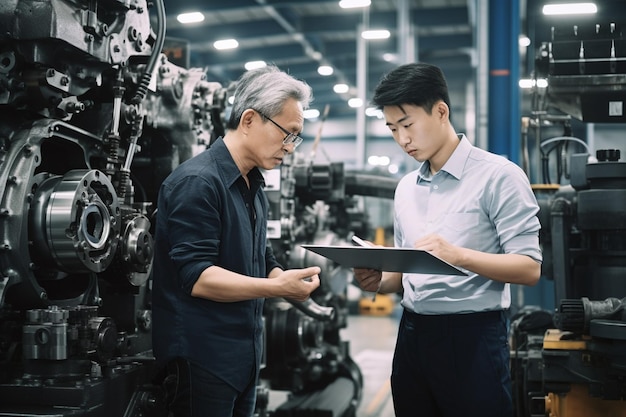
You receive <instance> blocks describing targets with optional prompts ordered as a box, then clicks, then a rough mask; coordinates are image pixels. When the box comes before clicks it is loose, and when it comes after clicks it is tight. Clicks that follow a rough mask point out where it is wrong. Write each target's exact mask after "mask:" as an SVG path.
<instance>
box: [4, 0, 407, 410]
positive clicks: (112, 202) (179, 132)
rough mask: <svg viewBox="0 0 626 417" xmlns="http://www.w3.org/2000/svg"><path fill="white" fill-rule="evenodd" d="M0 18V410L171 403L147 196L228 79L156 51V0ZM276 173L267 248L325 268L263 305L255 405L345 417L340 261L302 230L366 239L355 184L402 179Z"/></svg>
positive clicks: (192, 140) (22, 1)
mask: <svg viewBox="0 0 626 417" xmlns="http://www.w3.org/2000/svg"><path fill="white" fill-rule="evenodd" d="M152 6H154V8H152ZM149 7H150V8H152V10H151V9H150V8H149ZM150 12H153V13H154V14H155V15H156V16H155V19H154V20H153V21H155V22H156V27H152V26H151V20H152V19H150V16H149V14H150ZM0 27H2V28H3V32H2V34H0V184H2V185H1V186H0V415H11V416H23V417H25V416H33V415H55V416H70V415H71V416H90V417H100V416H102V417H105V416H106V417H111V416H114V417H117V416H120V417H121V416H125V417H133V416H140V415H141V416H144V417H146V416H161V415H164V413H165V407H164V404H163V401H164V399H163V396H162V391H161V389H160V387H159V386H158V385H155V384H154V383H153V379H154V376H155V372H156V371H155V369H154V368H153V362H154V361H153V357H152V353H151V326H152V320H151V310H150V295H151V294H150V290H151V281H150V279H151V278H150V273H151V268H152V257H153V241H152V239H153V238H152V230H153V224H152V223H153V215H154V213H155V210H156V206H155V204H156V200H157V194H158V189H159V186H160V184H161V182H162V181H163V179H164V178H165V177H166V176H167V175H169V173H171V172H172V170H173V169H174V168H176V167H177V166H178V165H179V164H180V163H181V162H183V161H185V160H186V159H188V158H190V157H191V156H193V155H194V154H195V153H197V152H199V151H201V150H203V149H206V148H207V147H209V146H211V144H212V143H213V142H214V140H215V139H216V138H217V137H219V136H221V135H223V133H224V128H223V125H224V118H225V113H226V106H227V96H228V89H227V88H224V87H222V86H221V85H220V84H218V83H212V82H208V81H207V80H206V78H205V73H204V72H203V71H202V70H200V69H193V68H192V69H186V68H181V67H179V66H177V65H174V64H173V63H171V62H169V61H168V59H167V58H166V56H165V55H163V54H161V53H160V52H161V50H162V47H163V44H164V36H165V26H164V11H163V4H162V2H161V1H160V0H155V1H153V2H150V3H148V1H147V0H130V1H129V0H123V1H122V0H47V1H33V0H6V1H3V2H2V5H1V6H0ZM295 157H296V156H294V158H295ZM281 177H282V187H281V189H280V190H279V191H278V194H277V195H276V193H275V192H274V191H272V190H268V195H270V197H271V198H272V204H273V208H272V214H273V216H275V218H276V222H275V223H274V224H273V225H271V226H270V232H271V231H272V230H273V231H274V232H278V233H277V236H274V238H272V245H273V246H274V248H275V251H276V253H277V254H278V255H279V256H280V261H281V262H282V263H283V265H285V266H287V267H291V268H293V267H300V266H304V265H310V264H316V265H320V266H322V270H323V274H324V276H323V279H322V283H323V285H322V286H321V287H320V288H319V290H318V291H316V293H315V294H314V296H313V297H312V298H311V300H309V301H307V302H306V303H291V302H289V301H287V300H283V299H275V300H274V299H272V300H267V302H266V306H265V311H264V317H265V322H266V327H267V343H266V352H265V355H266V360H265V363H264V367H263V370H262V375H261V381H260V385H259V386H258V387H257V392H258V393H259V395H258V401H257V407H256V415H257V416H259V417H261V416H268V415H271V414H272V413H273V411H272V410H270V409H269V408H268V391H269V390H271V389H281V390H288V391H291V392H292V393H293V396H292V397H291V398H292V400H293V401H288V402H287V403H286V404H285V405H284V406H281V407H279V409H278V410H276V411H275V413H277V415H280V413H290V414H288V415H298V412H299V411H298V410H299V408H303V407H305V406H304V405H303V403H310V402H313V403H315V404H319V405H320V407H321V406H323V407H326V408H325V409H326V410H327V411H328V410H330V411H331V412H332V415H334V416H345V417H349V416H353V415H354V413H355V411H356V408H357V406H358V404H359V401H360V398H361V389H362V377H361V373H360V370H359V368H358V366H357V365H356V364H355V363H354V361H353V360H352V359H351V357H350V354H349V343H348V342H347V341H344V340H341V338H340V335H339V330H340V329H341V328H343V327H345V326H346V325H347V320H346V319H347V315H348V313H347V307H346V287H347V282H348V279H349V278H350V277H351V275H350V271H346V270H344V269H342V268H339V267H337V266H336V265H333V264H331V263H329V262H328V261H327V260H324V259H319V258H313V259H312V258H310V257H311V256H312V255H311V254H307V253H304V251H303V250H302V249H301V248H299V246H298V243H299V242H307V243H310V242H317V243H333V242H345V238H346V237H347V235H348V233H349V232H350V231H353V232H356V233H361V234H364V232H365V229H366V228H367V219H366V216H364V214H363V212H362V210H359V209H358V208H357V207H356V205H355V204H354V197H353V196H355V195H377V196H381V197H383V198H392V196H393V189H394V188H395V181H394V180H390V179H385V178H376V177H373V176H367V175H360V174H350V173H345V172H344V170H343V166H341V165H340V164H330V165H315V166H313V165H311V164H307V163H303V162H302V161H294V162H292V163H291V164H289V163H286V164H285V165H284V166H283V167H282V168H281ZM274 234H276V233H274ZM296 399H297V400H298V401H295V400H296ZM307 407H308V405H307ZM303 412H304V411H303ZM294 413H295V414H294Z"/></svg>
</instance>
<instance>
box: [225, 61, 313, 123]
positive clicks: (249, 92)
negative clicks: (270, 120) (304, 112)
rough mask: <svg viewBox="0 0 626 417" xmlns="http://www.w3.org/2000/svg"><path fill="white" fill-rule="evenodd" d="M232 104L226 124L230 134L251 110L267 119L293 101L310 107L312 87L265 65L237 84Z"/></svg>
mask: <svg viewBox="0 0 626 417" xmlns="http://www.w3.org/2000/svg"><path fill="white" fill-rule="evenodd" d="M236 84H237V86H236V89H235V101H234V102H233V108H232V110H231V113H230V117H229V119H228V123H227V124H226V128H227V129H230V130H235V129H237V126H239V121H240V120H241V115H242V114H243V112H244V111H246V110H247V109H254V110H257V111H259V112H261V113H263V114H264V115H265V116H267V117H274V116H276V115H277V114H278V113H280V112H281V111H282V110H283V106H284V105H285V102H286V101H287V100H288V99H290V98H293V99H295V100H297V101H299V102H300V103H301V104H302V108H303V109H307V108H308V107H309V103H310V102H311V101H312V100H313V93H312V91H311V87H310V86H309V85H308V84H307V83H305V82H304V81H301V80H298V79H296V78H294V77H292V76H291V75H289V74H287V73H286V72H283V71H281V70H280V69H278V68H277V67H276V66H274V65H267V66H265V67H263V68H258V69H254V70H250V71H247V72H245V73H244V74H243V75H242V76H241V77H240V78H239V80H238V81H237V83H236Z"/></svg>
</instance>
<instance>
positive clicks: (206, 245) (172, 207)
mask: <svg viewBox="0 0 626 417" xmlns="http://www.w3.org/2000/svg"><path fill="white" fill-rule="evenodd" d="M248 178H249V181H250V188H249V189H248V187H247V185H246V183H245V181H244V179H243V177H242V175H241V172H240V171H239V169H238V168H237V166H236V165H235V162H234V160H233V158H232V156H231V155H230V152H229V151H228V149H227V148H226V145H225V144H224V142H223V140H222V139H219V140H217V141H216V142H215V143H214V144H213V145H212V146H211V147H210V148H209V149H208V150H206V151H204V152H202V153H201V154H199V155H197V156H195V157H193V158H191V159H189V160H187V161H185V162H184V163H183V164H181V165H180V166H179V167H178V168H177V169H175V170H174V172H172V173H171V174H170V176H169V177H168V178H167V179H166V180H165V181H164V182H163V184H162V185H161V190H160V192H159V199H158V210H157V220H156V232H155V256H154V265H153V272H152V276H153V297H152V298H153V300H152V301H153V306H152V311H153V329H152V331H153V349H154V355H155V357H156V359H157V361H158V362H159V363H161V364H163V363H165V362H166V361H167V360H169V359H171V358H174V357H177V356H180V357H183V358H186V359H187V360H189V361H190V362H192V363H193V364H195V365H197V366H201V367H202V368H203V369H206V370H207V371H209V372H211V373H212V374H214V375H215V376H217V377H219V378H221V379H223V380H224V381H225V382H227V383H228V384H230V385H232V386H233V387H235V388H236V389H238V390H243V389H244V388H245V386H246V385H247V384H249V383H250V381H251V379H250V378H251V377H252V376H253V375H254V373H255V372H256V370H257V369H258V367H259V365H260V360H261V354H262V348H263V334H262V333H263V316H262V313H263V301H264V300H263V299H254V300H248V301H239V302H231V303H223V302H215V301H211V300H207V299H204V298H197V297H192V296H191V289H192V288H193V286H194V284H195V283H196V281H197V280H198V278H199V277H200V274H201V273H202V272H203V271H204V270H205V269H206V268H208V267H210V266H212V265H217V266H219V267H222V268H225V269H228V270H230V271H233V272H237V273H240V274H244V275H248V276H251V277H258V279H264V278H266V277H267V274H268V273H269V272H270V271H271V270H272V269H273V268H274V267H280V268H282V267H281V265H279V264H278V262H277V261H276V258H275V257H274V254H273V252H272V249H271V246H270V245H269V244H268V242H267V238H266V229H267V224H266V223H267V218H268V201H267V198H266V195H265V193H264V191H263V185H264V180H263V176H262V174H261V172H260V171H259V170H258V169H257V168H254V169H253V170H251V171H250V173H249V174H248ZM251 202H252V204H253V207H250V203H251Z"/></svg>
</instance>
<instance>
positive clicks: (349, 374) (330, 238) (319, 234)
mask: <svg viewBox="0 0 626 417" xmlns="http://www.w3.org/2000/svg"><path fill="white" fill-rule="evenodd" d="M272 178H274V179H275V181H271V180H268V181H267V187H266V192H267V195H268V198H269V200H270V204H271V208H270V212H271V214H272V217H271V220H270V227H269V229H270V230H269V232H268V235H270V237H271V243H272V246H273V249H274V253H275V254H276V255H277V257H278V259H279V261H280V262H281V263H283V265H288V266H289V267H290V268H301V267H306V266H309V265H319V266H320V267H321V269H322V275H321V276H320V278H321V285H320V287H319V288H318V289H317V290H316V291H315V292H314V293H313V294H312V296H311V299H310V301H311V302H307V303H296V302H289V301H287V300H282V299H280V300H267V301H266V305H265V320H266V322H265V323H266V339H267V344H268V346H272V347H273V349H270V348H268V349H267V355H266V358H265V362H266V363H265V366H264V368H263V369H262V371H261V378H262V379H263V380H264V381H266V383H267V384H268V386H269V387H271V388H272V389H277V390H287V391H290V392H291V393H292V394H291V395H290V399H289V400H288V401H287V402H285V403H284V404H281V405H280V406H279V407H278V408H277V409H276V410H275V411H274V413H273V415H274V416H276V417H280V416H300V415H303V416H304V415H333V416H345V417H348V416H354V415H355V412H356V409H357V407H358V405H359V403H360V401H361V396H362V387H363V380H362V375H361V371H360V369H359V367H358V366H357V365H356V363H355V362H354V361H353V360H352V358H351V357H350V350H349V341H346V340H342V338H341V336H340V330H341V329H342V328H345V327H346V326H347V318H348V304H347V303H348V300H347V288H348V284H349V283H350V282H351V280H352V278H353V275H352V270H351V269H346V268H343V267H341V266H339V265H336V264H334V263H333V262H332V261H330V260H328V259H326V258H323V257H321V256H319V255H317V254H314V253H312V252H310V251H306V250H305V249H303V248H302V247H301V246H300V245H301V244H303V243H312V242H313V243H316V244H325V245H336V244H345V245H349V244H350V243H348V238H349V236H350V235H351V234H354V233H358V234H361V235H364V236H365V235H367V234H368V232H369V230H368V225H369V223H368V219H367V215H366V213H365V212H364V210H362V209H360V208H359V207H358V204H357V200H358V198H359V197H362V196H373V197H380V198H386V199H391V198H393V192H394V190H395V186H396V184H397V180H396V179H393V178H387V177H382V176H374V175H367V174H361V173H355V172H346V171H345V170H344V167H343V164H341V163H329V164H326V165H324V164H316V165H314V164H312V163H309V162H308V161H307V160H306V158H304V156H303V155H300V154H293V155H291V156H289V157H287V158H286V159H285V160H284V161H283V164H282V165H281V168H280V171H279V175H276V176H273V177H272ZM316 413H317V414H316Z"/></svg>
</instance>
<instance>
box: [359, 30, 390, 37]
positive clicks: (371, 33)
mask: <svg viewBox="0 0 626 417" xmlns="http://www.w3.org/2000/svg"><path fill="white" fill-rule="evenodd" d="M390 36H391V33H389V31H388V30H386V29H378V30H364V31H363V32H361V37H362V38H363V39H368V40H371V39H387V38H389V37H390Z"/></svg>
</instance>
